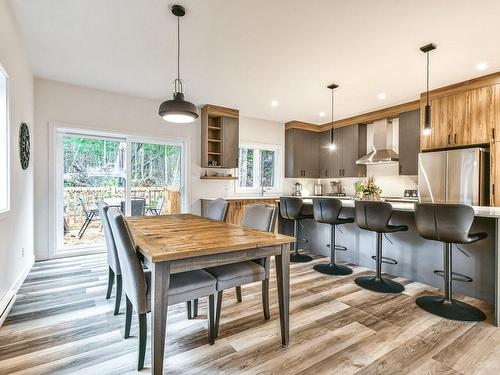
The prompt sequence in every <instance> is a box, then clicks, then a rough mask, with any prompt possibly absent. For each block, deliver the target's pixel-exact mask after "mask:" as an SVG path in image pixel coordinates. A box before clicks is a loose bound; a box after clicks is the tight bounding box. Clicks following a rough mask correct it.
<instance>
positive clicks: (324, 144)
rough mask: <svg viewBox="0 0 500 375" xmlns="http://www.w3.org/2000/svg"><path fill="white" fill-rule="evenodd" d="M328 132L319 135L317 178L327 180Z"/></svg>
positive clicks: (328, 165)
mask: <svg viewBox="0 0 500 375" xmlns="http://www.w3.org/2000/svg"><path fill="white" fill-rule="evenodd" d="M329 145H330V132H329V131H325V132H321V133H320V134H319V177H320V178H328V177H333V176H330V174H331V171H330V149H329V148H328V146H329Z"/></svg>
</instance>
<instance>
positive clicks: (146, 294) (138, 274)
mask: <svg viewBox="0 0 500 375" xmlns="http://www.w3.org/2000/svg"><path fill="white" fill-rule="evenodd" d="M108 220H109V224H110V227H111V231H112V233H113V237H114V239H115V244H116V249H117V253H118V259H119V261H120V267H121V271H122V278H123V289H124V291H125V296H126V301H127V308H126V314H125V334H124V336H125V338H128V337H130V327H131V323H132V310H135V312H136V313H137V315H138V318H139V358H138V362H137V370H138V371H140V370H141V369H142V368H144V358H145V354H146V338H147V326H146V324H147V323H146V314H147V313H148V312H150V311H151V271H150V270H147V269H146V270H144V269H143V267H142V264H141V261H140V260H139V258H138V256H137V253H136V245H135V242H134V239H133V237H132V233H131V232H130V229H129V227H128V225H127V221H126V219H125V217H124V216H123V214H122V213H121V211H120V210H119V209H118V208H110V209H109V210H108ZM215 288H216V280H215V278H214V277H213V276H211V275H210V274H209V273H208V272H206V271H203V270H194V271H186V272H181V273H176V274H171V275H170V285H169V290H168V304H169V305H175V304H178V303H181V302H186V301H189V300H193V299H198V298H202V297H207V296H208V314H207V315H208V316H207V318H208V341H209V343H210V344H213V343H214V341H215V334H214V333H215V332H214V298H215V292H216V289H215Z"/></svg>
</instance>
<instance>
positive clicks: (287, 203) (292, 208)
mask: <svg viewBox="0 0 500 375" xmlns="http://www.w3.org/2000/svg"><path fill="white" fill-rule="evenodd" d="M308 211H309V210H308V209H307V208H306V207H304V201H303V200H302V199H301V198H295V197H281V198H280V214H281V217H283V218H285V219H290V220H293V236H294V237H295V243H294V244H293V254H290V262H296V263H305V262H310V261H311V260H312V258H311V257H310V256H309V255H305V254H300V253H299V246H298V243H299V242H304V240H302V239H300V238H299V233H300V231H299V225H301V224H300V221H301V220H304V219H313V218H314V216H313V214H312V212H308Z"/></svg>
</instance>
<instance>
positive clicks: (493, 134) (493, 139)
mask: <svg viewBox="0 0 500 375" xmlns="http://www.w3.org/2000/svg"><path fill="white" fill-rule="evenodd" d="M491 140H492V141H493V142H495V128H493V129H491Z"/></svg>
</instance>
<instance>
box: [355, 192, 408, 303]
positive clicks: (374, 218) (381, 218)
mask: <svg viewBox="0 0 500 375" xmlns="http://www.w3.org/2000/svg"><path fill="white" fill-rule="evenodd" d="M355 213H356V224H358V226H359V227H360V228H361V229H366V230H370V231H373V232H376V233H377V255H375V256H373V257H372V259H374V260H375V261H376V262H377V270H376V275H375V277H371V276H363V277H358V278H357V279H356V280H354V282H355V283H356V284H358V285H359V286H360V287H362V288H365V289H369V290H372V291H374V292H380V293H401V292H402V291H403V290H404V289H405V288H404V286H403V285H401V284H400V283H397V282H395V281H392V280H389V279H384V278H383V277H382V263H387V264H398V262H397V261H396V260H394V259H391V258H387V257H384V256H382V234H384V233H394V232H403V231H407V230H408V227H407V226H406V225H389V220H390V219H391V216H392V206H391V205H390V204H389V203H385V202H372V201H356V202H355Z"/></svg>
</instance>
